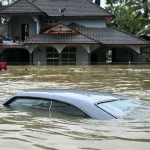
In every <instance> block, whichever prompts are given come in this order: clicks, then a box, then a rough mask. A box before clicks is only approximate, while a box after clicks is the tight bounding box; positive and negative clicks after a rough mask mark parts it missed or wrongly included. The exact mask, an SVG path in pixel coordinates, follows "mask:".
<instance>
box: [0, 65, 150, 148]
mask: <svg viewBox="0 0 150 150" xmlns="http://www.w3.org/2000/svg"><path fill="white" fill-rule="evenodd" d="M25 68H27V70H26V69H25ZM149 77H150V66H148V65H147V66H138V65H137V66H130V68H128V66H109V65H108V66H86V67H85V68H84V70H83V67H80V66H79V67H76V66H71V67H70V66H63V67H60V66H55V67H54V66H48V67H42V68H41V69H40V71H39V72H38V71H37V68H36V66H30V67H28V66H23V67H18V66H17V67H9V68H8V71H7V72H2V71H1V72H0V87H1V90H0V99H1V101H4V100H5V99H6V98H7V97H8V96H10V95H12V94H14V93H16V92H19V91H26V90H30V89H42V88H46V89H47V88H72V89H88V90H97V91H104V92H112V93H117V94H120V95H125V96H129V97H133V98H135V99H141V100H142V102H143V103H142V105H141V107H140V108H139V107H138V109H137V110H136V113H133V114H132V117H133V116H136V119H131V118H132V117H130V118H126V119H124V120H111V121H110V120H109V121H102V120H95V119H81V118H74V119H73V118H70V117H61V118H59V117H53V116H49V114H48V115H47V116H42V115H41V116H40V115H33V113H32V112H26V111H22V112H21V111H17V110H11V109H9V108H5V107H3V106H2V105H0V147H2V148H3V149H6V150H10V149H11V150H20V149H21V150H26V149H32V150H47V149H49V150H57V149H62V150H66V149H67V150H78V149H87V150H141V148H142V149H144V150H149V147H150V116H149V114H150V78H149Z"/></svg>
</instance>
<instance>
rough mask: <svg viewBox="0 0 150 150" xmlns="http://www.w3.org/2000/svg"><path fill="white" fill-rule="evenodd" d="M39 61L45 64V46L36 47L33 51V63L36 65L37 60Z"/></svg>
mask: <svg viewBox="0 0 150 150" xmlns="http://www.w3.org/2000/svg"><path fill="white" fill-rule="evenodd" d="M39 60H40V61H41V62H42V64H43V65H46V64H47V63H46V48H45V47H38V48H36V49H35V50H34V51H33V64H35V65H37V63H38V61H39Z"/></svg>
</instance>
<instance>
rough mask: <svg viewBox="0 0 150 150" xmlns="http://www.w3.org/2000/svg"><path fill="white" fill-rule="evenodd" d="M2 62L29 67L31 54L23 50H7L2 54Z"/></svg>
mask: <svg viewBox="0 0 150 150" xmlns="http://www.w3.org/2000/svg"><path fill="white" fill-rule="evenodd" d="M1 61H5V62H7V63H8V65H29V52H28V50H26V49H23V48H7V49H4V50H3V51H2V53H1Z"/></svg>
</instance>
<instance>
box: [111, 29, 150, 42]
mask: <svg viewBox="0 0 150 150" xmlns="http://www.w3.org/2000/svg"><path fill="white" fill-rule="evenodd" d="M108 29H109V28H108ZM112 29H115V30H118V31H121V32H123V33H125V34H127V35H130V36H133V37H135V38H138V39H140V40H142V41H144V42H147V43H148V44H150V42H149V41H148V40H145V39H143V38H141V37H139V36H136V35H134V34H131V33H129V32H126V31H123V30H120V29H118V28H115V27H112Z"/></svg>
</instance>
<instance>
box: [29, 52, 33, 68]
mask: <svg viewBox="0 0 150 150" xmlns="http://www.w3.org/2000/svg"><path fill="white" fill-rule="evenodd" d="M29 64H30V65H32V64H33V55H32V53H29Z"/></svg>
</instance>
